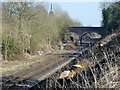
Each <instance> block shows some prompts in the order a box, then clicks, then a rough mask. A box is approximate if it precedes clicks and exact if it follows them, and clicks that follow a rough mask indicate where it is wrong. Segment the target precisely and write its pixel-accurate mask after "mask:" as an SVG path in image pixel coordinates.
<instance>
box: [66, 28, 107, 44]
mask: <svg viewBox="0 0 120 90" xmlns="http://www.w3.org/2000/svg"><path fill="white" fill-rule="evenodd" d="M68 32H69V33H76V34H78V35H79V39H80V43H82V42H81V38H82V37H83V36H84V35H86V34H87V33H91V32H95V33H98V34H99V35H101V38H103V37H104V36H105V32H104V30H103V28H102V27H69V28H68Z"/></svg>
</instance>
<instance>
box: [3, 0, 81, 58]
mask: <svg viewBox="0 0 120 90" xmlns="http://www.w3.org/2000/svg"><path fill="white" fill-rule="evenodd" d="M2 6H3V8H2V55H3V58H4V59H5V60H10V59H13V58H15V59H17V58H18V57H20V56H21V55H23V54H25V53H27V54H28V53H29V54H37V52H38V51H45V50H46V51H45V52H47V51H54V50H56V49H57V48H58V45H59V43H60V42H62V40H64V37H65V35H66V32H67V31H66V29H67V28H68V27H69V26H80V23H79V22H77V21H73V20H72V19H71V18H70V17H69V15H68V14H67V12H65V11H62V10H59V9H57V10H56V11H55V10H53V11H52V10H51V11H50V10H49V9H48V8H49V7H48V6H50V4H49V3H40V2H39V3H35V2H4V3H2ZM54 8H55V7H54ZM49 11H50V12H49Z"/></svg>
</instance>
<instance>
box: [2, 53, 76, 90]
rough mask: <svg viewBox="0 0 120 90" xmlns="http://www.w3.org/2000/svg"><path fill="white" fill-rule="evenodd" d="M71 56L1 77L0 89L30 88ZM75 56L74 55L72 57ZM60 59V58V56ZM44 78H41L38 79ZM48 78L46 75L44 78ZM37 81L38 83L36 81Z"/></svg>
mask: <svg viewBox="0 0 120 90" xmlns="http://www.w3.org/2000/svg"><path fill="white" fill-rule="evenodd" d="M71 56H72V55H67V58H60V59H57V58H55V59H53V60H49V61H46V62H44V63H40V64H38V65H37V66H35V65H33V66H31V68H29V69H25V70H23V71H22V72H19V73H15V74H14V75H11V76H8V77H3V79H2V88H3V89H12V88H30V87H32V86H34V85H35V84H36V83H38V82H39V81H40V80H43V79H45V76H44V75H46V74H47V73H48V72H50V71H51V70H54V69H55V68H57V67H58V66H59V65H61V64H63V63H64V62H66V61H67V60H68V59H70V58H71ZM73 56H75V55H73ZM60 57H61V56H60ZM42 76H44V77H43V78H40V77H42ZM46 77H48V75H47V76H46ZM38 80H39V81H38Z"/></svg>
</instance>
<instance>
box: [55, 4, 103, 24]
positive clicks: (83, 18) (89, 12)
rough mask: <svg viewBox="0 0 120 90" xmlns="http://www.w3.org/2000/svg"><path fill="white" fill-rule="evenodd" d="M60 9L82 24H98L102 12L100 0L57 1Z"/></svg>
mask: <svg viewBox="0 0 120 90" xmlns="http://www.w3.org/2000/svg"><path fill="white" fill-rule="evenodd" d="M57 4H58V5H59V6H60V7H61V8H62V10H64V11H67V12H68V14H69V16H70V17H71V18H72V19H73V20H78V21H80V22H81V23H82V25H83V26H100V25H101V20H102V14H101V10H100V2H57Z"/></svg>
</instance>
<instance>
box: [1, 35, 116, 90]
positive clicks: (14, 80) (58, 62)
mask: <svg viewBox="0 0 120 90" xmlns="http://www.w3.org/2000/svg"><path fill="white" fill-rule="evenodd" d="M113 37H114V36H113ZM110 38H111V37H110ZM103 40H104V39H103ZM101 41H102V40H101ZM97 44H98V43H97ZM96 46H97V45H96V44H95V45H94V47H96ZM89 49H90V47H88V48H82V51H80V52H77V54H66V55H67V58H60V59H58V58H57V57H56V58H54V59H51V60H48V61H46V62H44V63H39V64H37V65H36V66H35V65H33V66H31V67H30V68H28V69H25V70H23V71H21V72H19V73H15V74H14V75H10V76H8V77H3V79H2V88H3V89H15V88H20V89H22V88H23V89H25V88H27V89H29V88H31V87H33V86H34V85H36V84H37V83H39V82H40V81H42V80H44V79H45V78H48V77H49V76H50V75H52V74H54V73H55V72H57V71H58V70H60V69H61V68H63V67H64V66H66V65H68V64H69V63H70V62H72V61H73V60H75V59H76V58H77V57H79V56H80V55H81V54H82V53H83V52H85V51H86V50H89ZM62 56H63V57H64V55H62ZM60 57H61V56H60Z"/></svg>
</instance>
